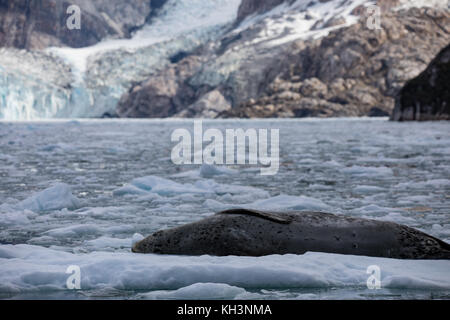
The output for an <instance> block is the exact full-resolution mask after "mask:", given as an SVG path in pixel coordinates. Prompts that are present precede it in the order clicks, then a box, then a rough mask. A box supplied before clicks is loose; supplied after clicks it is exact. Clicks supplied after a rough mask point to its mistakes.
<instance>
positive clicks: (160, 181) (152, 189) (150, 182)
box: [113, 176, 269, 198]
mask: <svg viewBox="0 0 450 320" xmlns="http://www.w3.org/2000/svg"><path fill="white" fill-rule="evenodd" d="M149 193H156V194H158V195H161V196H177V195H180V194H200V195H201V194H204V195H207V194H214V193H216V194H227V193H229V194H251V195H252V196H253V197H255V198H262V197H268V196H269V193H268V192H266V191H264V190H261V189H257V188H253V187H248V186H238V185H231V184H220V183H217V182H215V181H213V180H209V179H208V180H199V181H196V182H195V183H194V184H191V183H178V182H175V181H172V180H168V179H164V178H160V177H157V176H147V177H143V178H137V179H134V180H133V181H131V183H130V184H128V185H125V186H124V187H122V188H119V189H116V190H114V191H113V195H115V196H121V195H126V194H139V195H145V194H149Z"/></svg>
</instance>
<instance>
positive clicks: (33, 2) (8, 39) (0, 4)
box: [0, 0, 151, 50]
mask: <svg viewBox="0 0 450 320" xmlns="http://www.w3.org/2000/svg"><path fill="white" fill-rule="evenodd" d="M72 4H74V5H78V6H79V7H80V9H81V29H80V30H76V29H74V30H69V29H68V28H67V25H66V22H67V19H68V17H69V16H70V14H68V13H67V8H68V7H69V6H70V5H72ZM150 11H151V7H150V0H132V1H122V0H120V1H119V0H112V1H106V0H96V1H88V0H72V1H64V0H14V1H10V0H0V47H15V48H19V49H31V50H32V49H43V48H46V47H49V46H62V45H67V46H70V47H84V46H89V45H93V44H95V43H97V42H99V41H100V40H101V39H103V38H104V37H106V36H116V37H127V36H129V35H130V31H131V30H133V29H134V28H136V27H137V26H141V25H143V24H144V23H145V19H146V17H147V16H148V15H149V14H150Z"/></svg>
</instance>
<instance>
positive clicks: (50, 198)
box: [18, 183, 81, 212]
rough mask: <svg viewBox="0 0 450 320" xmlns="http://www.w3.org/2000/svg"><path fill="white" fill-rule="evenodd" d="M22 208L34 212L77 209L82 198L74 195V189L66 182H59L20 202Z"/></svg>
mask: <svg viewBox="0 0 450 320" xmlns="http://www.w3.org/2000/svg"><path fill="white" fill-rule="evenodd" d="M18 206H19V208H21V209H28V210H31V211H34V212H45V211H52V210H61V209H64V208H67V209H76V208H79V207H80V206H81V203H80V200H79V199H78V198H76V197H75V196H73V195H72V190H71V188H70V186H69V185H67V184H65V183H58V184H56V185H54V186H53V187H50V188H47V189H45V190H43V191H41V192H39V193H36V194H35V195H33V196H31V197H30V198H28V199H25V200H23V201H22V202H20V203H19V204H18Z"/></svg>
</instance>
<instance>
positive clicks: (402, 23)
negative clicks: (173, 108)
mask: <svg viewBox="0 0 450 320" xmlns="http://www.w3.org/2000/svg"><path fill="white" fill-rule="evenodd" d="M381 25H382V27H383V29H381V30H369V29H368V28H367V27H366V25H365V21H364V20H361V21H360V22H359V23H357V24H355V25H353V26H350V27H348V28H343V29H339V30H337V31H334V32H331V33H330V34H329V35H328V36H326V37H325V38H323V39H321V40H319V41H316V42H313V43H304V42H297V43H295V44H294V45H293V46H292V48H291V50H290V53H289V54H288V55H287V56H285V57H284V58H285V62H284V70H282V71H281V72H280V74H279V75H278V76H277V77H276V78H275V80H273V81H272V82H269V83H266V84H262V85H264V86H265V89H264V90H263V92H264V93H263V94H262V95H261V96H260V97H259V98H257V99H249V100H248V101H246V102H244V103H242V104H240V105H238V106H236V107H235V108H233V109H231V110H230V111H228V112H225V113H223V114H221V116H222V117H245V118H253V117H330V116H332V117H337V116H388V115H389V114H391V112H392V110H393V108H394V104H395V97H396V95H397V94H398V92H399V91H400V89H401V88H402V86H403V85H404V84H405V83H406V81H407V80H409V79H411V78H412V77H414V76H416V75H418V74H419V73H420V72H422V71H423V70H424V69H425V68H426V66H427V63H429V62H430V61H431V60H432V59H433V57H434V55H436V54H437V52H439V50H440V49H441V48H442V47H444V46H445V45H446V44H447V43H448V42H449V41H450V28H448V26H449V25H450V15H449V13H448V11H441V10H435V9H432V8H426V9H425V8H424V9H411V10H408V11H400V12H386V13H385V14H384V15H383V16H382V20H381ZM443 26H444V27H443Z"/></svg>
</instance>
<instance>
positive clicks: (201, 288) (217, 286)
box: [141, 283, 247, 300]
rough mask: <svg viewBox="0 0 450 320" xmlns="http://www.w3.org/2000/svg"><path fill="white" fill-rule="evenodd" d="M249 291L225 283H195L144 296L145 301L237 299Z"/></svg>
mask: <svg viewBox="0 0 450 320" xmlns="http://www.w3.org/2000/svg"><path fill="white" fill-rule="evenodd" d="M245 293H247V291H245V289H243V288H239V287H235V286H230V285H228V284H225V283H195V284H192V285H190V286H187V287H184V288H180V289H178V290H175V291H168V290H161V291H152V292H148V293H145V294H142V295H141V297H143V298H145V299H185V300H186V299H189V300H191V299H192V300H202V299H235V298H237V297H238V296H239V295H242V294H245Z"/></svg>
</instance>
